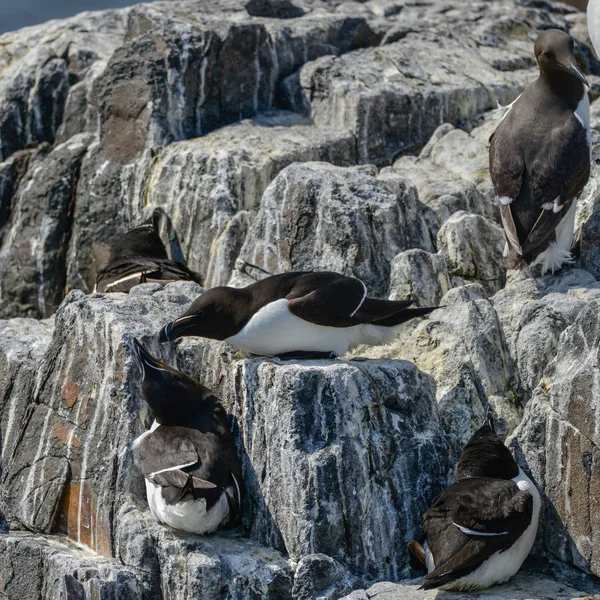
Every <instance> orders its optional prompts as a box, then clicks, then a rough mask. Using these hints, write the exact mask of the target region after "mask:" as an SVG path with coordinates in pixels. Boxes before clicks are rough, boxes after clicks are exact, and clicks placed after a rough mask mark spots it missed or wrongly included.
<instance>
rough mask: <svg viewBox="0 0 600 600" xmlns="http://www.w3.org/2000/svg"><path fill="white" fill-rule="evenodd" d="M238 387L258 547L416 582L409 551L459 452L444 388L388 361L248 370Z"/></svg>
mask: <svg viewBox="0 0 600 600" xmlns="http://www.w3.org/2000/svg"><path fill="white" fill-rule="evenodd" d="M235 381H237V382H243V385H242V386H241V389H240V387H237V390H236V394H235V396H229V402H230V403H231V406H232V411H233V414H234V417H235V420H236V422H237V423H238V426H239V428H240V443H241V445H243V447H244V448H245V451H246V453H247V454H246V455H245V456H244V457H243V459H242V468H243V471H244V476H245V480H246V483H247V486H248V487H249V493H250V497H249V498H250V501H251V503H252V509H251V511H247V512H246V518H248V517H251V519H250V522H249V523H248V525H249V527H250V535H251V537H253V538H255V539H258V540H260V541H262V542H263V543H267V544H269V545H275V546H277V547H281V548H282V549H285V550H286V552H287V553H288V554H289V555H290V557H291V558H292V559H294V560H299V559H300V558H302V557H303V556H305V555H307V554H315V553H322V554H326V555H327V556H330V557H332V558H334V559H335V560H337V561H338V562H341V563H343V564H344V565H346V567H348V568H349V569H350V570H351V571H352V572H354V573H356V574H361V575H363V576H369V577H372V578H373V577H377V578H384V577H392V578H394V579H397V578H398V577H401V576H402V575H405V574H406V573H407V572H408V565H407V557H406V553H405V542H406V540H407V539H411V538H412V537H414V536H415V535H417V534H418V531H419V530H420V526H421V525H420V514H421V513H422V512H424V511H425V509H426V507H427V506H428V503H429V502H431V500H432V499H433V497H434V496H435V495H436V493H438V491H439V490H440V489H441V488H442V487H443V486H444V485H445V482H446V480H447V479H446V478H447V475H448V471H449V469H450V465H451V464H452V462H453V460H455V458H456V452H457V447H456V446H457V445H456V442H455V439H454V438H453V437H452V436H450V437H447V436H445V435H444V433H443V431H442V429H441V426H440V423H439V420H438V416H437V407H436V404H435V396H434V389H433V385H432V383H433V381H432V380H431V379H430V378H429V377H427V376H425V375H423V374H422V373H421V372H420V371H418V370H417V369H416V367H415V366H414V365H413V364H411V363H408V362H403V361H387V360H379V361H367V362H353V361H350V362H343V361H308V362H297V363H296V362H294V361H291V362H280V361H278V360H260V361H245V362H243V363H237V365H236V372H235ZM238 385H239V384H238ZM240 392H241V393H240ZM268 448H272V450H269V449H268ZM415 464H419V465H421V467H420V469H419V470H418V472H415V471H414V468H413V470H412V471H411V472H410V474H409V471H407V469H408V468H409V465H415ZM292 515H293V518H290V517H291V516H292Z"/></svg>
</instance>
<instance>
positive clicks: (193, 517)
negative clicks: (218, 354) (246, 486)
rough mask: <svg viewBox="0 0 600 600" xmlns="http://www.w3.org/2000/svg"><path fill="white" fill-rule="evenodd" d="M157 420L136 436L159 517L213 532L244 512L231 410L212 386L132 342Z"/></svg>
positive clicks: (186, 527)
mask: <svg viewBox="0 0 600 600" xmlns="http://www.w3.org/2000/svg"><path fill="white" fill-rule="evenodd" d="M130 348H131V350H132V351H133V354H134V355H135V356H136V357H137V360H138V361H139V364H140V365H141V367H142V370H143V381H142V395H143V397H144V400H145V401H146V402H147V403H148V405H149V406H150V409H151V411H152V413H153V415H154V418H155V421H154V424H153V425H152V428H151V429H150V431H146V432H145V433H143V434H142V435H141V436H140V437H138V438H137V439H136V440H135V441H134V443H133V451H134V456H135V459H136V462H137V463H138V465H139V466H140V469H141V471H142V473H143V474H144V478H145V480H146V494H147V498H148V505H149V507H150V511H151V512H152V515H153V516H154V518H155V519H156V520H157V521H159V522H160V523H165V524H166V525H170V526H171V527H174V528H175V529H180V530H182V531H188V532H190V533H198V534H204V533H211V532H213V531H216V529H217V528H218V527H219V526H220V525H224V524H231V523H234V522H235V521H236V520H237V519H238V517H239V515H240V505H241V483H242V477H241V469H240V465H239V462H238V458H237V452H236V447H235V443H234V441H233V438H232V436H231V433H230V430H229V423H228V420H227V415H226V414H225V410H224V409H223V407H222V406H221V404H220V402H219V400H218V399H217V398H216V397H215V396H214V395H213V394H212V393H211V391H210V390H208V389H207V388H205V387H204V386H202V385H200V383H198V382H197V381H195V380H194V379H192V378H191V377H188V376H187V375H186V374H185V373H181V372H180V371H176V370H175V369H172V368H171V367H168V366H166V365H164V364H163V363H161V362H159V361H158V360H156V359H155V358H153V357H152V356H151V355H150V354H149V353H148V352H147V351H146V350H145V349H144V348H143V347H142V345H141V344H140V343H139V342H138V341H137V340H136V339H133V340H132V341H131V343H130Z"/></svg>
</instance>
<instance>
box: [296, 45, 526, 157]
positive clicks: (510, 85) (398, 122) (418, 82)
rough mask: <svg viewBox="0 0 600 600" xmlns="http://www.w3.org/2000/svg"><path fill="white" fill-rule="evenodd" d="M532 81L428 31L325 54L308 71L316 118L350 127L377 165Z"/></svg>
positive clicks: (304, 81)
mask: <svg viewBox="0 0 600 600" xmlns="http://www.w3.org/2000/svg"><path fill="white" fill-rule="evenodd" d="M458 65H460V67H458ZM466 73H468V76H467V75H465V74H466ZM525 81H526V78H525V77H523V76H522V74H520V73H519V72H505V73H501V72H500V71H497V70H495V69H494V68H492V66H491V65H490V64H488V63H487V62H485V60H483V59H482V58H481V56H480V55H479V54H478V53H476V52H474V51H473V50H472V49H471V48H468V47H467V46H466V45H463V44H461V43H460V42H457V41H455V40H452V39H450V38H447V37H442V36H436V35H432V34H425V33H423V34H416V33H409V34H408V35H406V37H404V39H402V40H400V41H398V42H395V43H393V44H387V45H385V46H381V47H380V48H377V49H367V50H362V51H358V52H356V53H353V54H352V55H342V56H341V57H338V58H336V57H324V58H321V59H319V60H317V61H314V62H313V63H310V64H308V65H306V66H305V67H303V69H302V72H301V75H300V85H301V86H302V88H303V90H304V93H305V95H306V97H307V98H308V99H309V103H310V108H311V114H312V117H313V119H314V121H315V123H316V124H317V125H319V126H327V127H336V128H339V129H350V130H351V131H352V132H353V133H354V135H355V136H356V137H357V139H358V140H359V143H358V158H359V162H362V163H364V162H372V163H375V164H377V165H385V164H389V163H390V162H391V161H392V160H393V158H394V157H395V156H396V155H397V154H398V153H399V152H400V151H402V150H406V149H410V148H413V147H418V146H420V145H423V144H424V143H425V142H426V141H427V139H428V138H429V136H431V134H432V133H433V132H434V130H435V129H436V128H437V127H438V126H439V125H441V124H443V123H445V122H450V123H453V124H455V125H456V124H458V123H459V122H460V121H463V120H468V119H472V118H473V117H475V115H477V114H479V113H481V112H483V111H485V110H489V109H491V108H494V107H495V106H496V102H498V101H499V102H500V103H502V104H505V103H508V102H510V101H512V100H513V99H514V98H516V96H517V95H518V93H519V91H520V90H521V89H522V86H523V84H524V82H525Z"/></svg>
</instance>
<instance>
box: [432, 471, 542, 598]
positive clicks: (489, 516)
mask: <svg viewBox="0 0 600 600" xmlns="http://www.w3.org/2000/svg"><path fill="white" fill-rule="evenodd" d="M532 513H533V496H532V495H531V494H530V493H529V492H526V491H523V490H520V489H519V488H518V486H517V485H516V484H515V483H514V482H513V481H510V480H504V479H487V478H483V477H471V478H467V479H462V480H460V481H457V482H456V483H454V484H452V485H451V486H449V487H448V488H446V489H445V490H444V491H443V492H442V493H441V494H440V495H439V496H438V498H437V499H436V501H435V503H434V504H433V506H432V507H431V508H430V509H429V510H428V511H427V512H426V513H425V515H424V516H423V522H424V528H425V535H426V536H427V544H428V546H429V549H430V551H431V553H432V555H433V559H434V562H435V565H436V568H435V570H433V571H432V572H431V573H429V574H427V575H426V576H425V583H424V585H423V587H424V588H425V589H430V588H435V587H439V586H440V585H444V584H446V583H449V582H450V581H453V580H455V579H459V578H460V577H463V576H464V575H467V574H468V573H470V572H472V571H474V570H475V569H476V568H477V567H478V566H479V565H480V564H481V563H482V562H483V561H484V560H486V559H487V558H489V557H490V556H491V555H492V554H495V553H496V552H499V551H504V550H507V549H508V548H510V547H511V546H512V545H513V544H514V543H515V542H516V541H517V539H518V538H519V537H520V536H521V535H522V534H523V532H524V531H525V530H526V529H527V527H528V526H529V524H530V523H531V518H532Z"/></svg>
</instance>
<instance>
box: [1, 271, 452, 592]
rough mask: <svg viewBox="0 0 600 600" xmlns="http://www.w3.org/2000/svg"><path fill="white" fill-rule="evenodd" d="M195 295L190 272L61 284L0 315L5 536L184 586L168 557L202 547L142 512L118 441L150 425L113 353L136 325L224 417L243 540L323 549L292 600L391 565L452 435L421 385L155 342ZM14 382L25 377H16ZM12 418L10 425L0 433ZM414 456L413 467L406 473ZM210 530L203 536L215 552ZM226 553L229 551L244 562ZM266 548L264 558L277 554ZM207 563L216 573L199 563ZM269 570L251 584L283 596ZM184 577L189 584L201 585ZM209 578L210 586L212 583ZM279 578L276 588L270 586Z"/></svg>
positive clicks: (332, 366)
mask: <svg viewBox="0 0 600 600" xmlns="http://www.w3.org/2000/svg"><path fill="white" fill-rule="evenodd" d="M199 292H200V288H199V287H198V286H197V285H196V284H194V283H190V282H178V283H174V284H170V285H168V286H166V287H164V288H162V287H161V286H159V285H157V284H143V285H141V286H137V287H136V288H134V289H133V290H132V291H131V293H130V294H129V295H125V294H118V293H117V294H107V295H101V294H92V295H90V296H85V295H83V294H82V293H81V292H72V293H71V294H70V295H69V296H68V297H67V298H66V299H65V301H64V302H63V304H62V305H61V307H60V309H59V310H58V312H57V313H56V315H55V317H54V319H53V323H52V322H48V323H45V322H42V323H40V324H39V325H37V326H34V324H33V323H34V322H31V321H25V322H22V321H20V320H13V321H7V322H6V325H5V330H6V332H8V336H7V335H6V334H5V335H4V336H3V337H2V338H1V339H0V343H1V344H2V345H6V348H7V349H6V350H5V353H6V354H7V356H9V358H10V360H9V361H8V363H7V365H8V367H9V370H8V374H7V375H6V376H3V378H2V379H0V381H5V380H6V381H7V383H6V384H3V387H2V389H4V390H6V391H4V393H3V396H2V398H3V403H2V417H3V423H4V422H5V421H7V422H8V424H9V428H10V430H9V431H8V435H6V440H7V442H10V449H11V451H10V452H9V453H7V452H5V453H4V454H3V456H4V462H3V469H2V488H1V489H2V495H1V496H0V511H1V512H2V513H3V514H4V516H5V517H6V520H7V522H8V525H9V527H10V529H11V532H12V531H13V530H21V529H28V530H33V531H37V532H40V533H46V534H48V533H51V532H53V533H56V532H58V533H62V534H64V535H67V536H68V537H69V538H71V539H73V540H75V541H76V542H78V543H79V544H82V545H84V546H87V547H89V548H91V549H92V550H93V551H95V552H96V553H98V554H99V555H101V556H105V557H107V558H110V559H120V560H121V561H122V563H123V564H124V565H125V566H127V568H128V569H130V570H131V571H132V572H133V573H134V574H135V577H136V580H137V581H138V582H139V583H140V585H141V586H142V588H143V589H144V590H152V589H156V586H164V585H166V581H171V579H173V582H176V583H173V582H171V584H172V585H173V586H175V585H177V586H181V585H184V583H183V582H182V580H181V579H178V577H180V576H179V575H176V573H179V567H177V568H176V564H179V563H178V562H177V561H179V560H180V559H179V558H175V559H174V558H173V557H179V556H183V555H186V554H187V553H188V552H189V550H190V548H192V546H190V544H191V542H192V541H193V542H194V544H195V545H194V546H193V548H197V547H201V548H204V546H203V545H202V544H200V546H198V540H199V539H201V538H198V537H196V536H188V537H186V538H185V543H184V545H182V543H183V542H177V543H176V542H175V541H174V539H175V538H173V535H175V537H176V539H178V540H183V539H184V538H182V537H181V536H179V534H169V535H167V534H166V533H165V532H166V530H165V529H164V528H163V527H161V526H158V525H157V524H154V523H153V522H152V520H151V519H150V518H149V516H148V512H147V508H146V501H145V491H144V487H143V479H142V476H141V474H140V473H139V472H138V470H137V469H136V468H135V466H134V465H133V462H132V456H131V452H130V449H129V447H130V444H131V441H133V439H135V437H137V436H138V435H139V434H140V433H141V432H142V431H143V430H144V429H145V428H147V427H148V426H149V424H150V416H149V415H148V409H147V407H146V406H145V404H144V403H143V402H142V400H141V398H140V389H139V371H138V368H137V366H136V363H135V362H134V361H133V359H132V357H131V356H129V354H128V353H127V352H126V351H124V349H123V340H124V339H125V337H126V336H129V335H135V336H136V337H139V338H140V339H141V340H142V341H143V342H144V344H145V345H146V346H147V347H148V348H149V350H150V351H152V352H154V353H155V354H156V355H157V356H162V357H163V359H164V360H165V361H166V362H168V363H170V364H174V365H177V366H179V368H184V369H185V368H187V370H188V372H192V373H194V374H195V375H196V376H197V377H200V378H201V379H202V381H204V382H205V383H206V384H209V385H210V386H211V387H213V389H215V390H217V391H218V393H219V395H221V397H222V398H223V401H224V403H225V405H226V406H228V407H229V410H230V411H231V413H232V414H233V417H234V423H235V426H234V432H235V435H236V437H237V439H238V442H239V447H240V453H241V457H242V458H241V460H242V466H243V471H244V482H245V497H246V502H245V507H244V509H245V519H244V528H245V529H246V530H247V532H248V534H249V536H250V537H251V538H253V539H255V540H256V541H258V542H261V543H262V544H265V545H268V546H273V547H275V548H276V549H279V550H281V551H285V552H286V554H288V555H289V556H290V557H291V558H293V560H295V561H301V560H302V559H303V557H305V556H307V555H314V554H324V555H326V556H327V557H329V558H326V559H323V560H324V561H325V562H322V561H321V560H320V559H315V558H314V557H313V558H312V559H310V560H307V561H306V562H305V567H306V569H307V570H308V572H310V573H312V574H313V575H311V576H310V577H309V579H310V580H311V581H313V584H311V585H316V584H317V582H320V583H319V586H322V587H321V588H319V589H317V588H316V587H313V588H310V586H309V584H308V580H307V576H306V575H304V576H300V578H299V579H298V580H297V581H296V584H297V588H298V590H304V591H299V592H298V593H299V594H300V593H302V594H308V593H309V588H310V589H313V590H314V591H315V592H317V591H319V590H320V589H321V590H322V589H325V588H327V589H330V588H331V589H330V592H331V594H334V595H335V594H341V593H342V592H343V593H346V592H347V591H349V589H350V588H349V587H347V585H349V583H348V582H350V581H352V580H353V579H352V578H353V577H356V576H358V577H362V578H363V579H362V580H365V578H367V577H371V578H373V577H378V578H384V577H394V578H398V577H400V576H401V575H403V574H405V573H406V572H407V564H406V557H405V554H404V543H405V540H406V539H408V538H411V537H413V536H415V535H418V532H419V530H420V514H421V513H422V512H423V511H424V510H425V509H426V507H427V506H428V503H429V502H431V500H432V499H433V497H434V496H435V495H436V494H437V493H438V492H439V490H440V489H441V488H442V487H444V485H445V484H446V481H447V474H448V472H449V471H450V470H451V469H452V465H453V462H454V460H455V459H456V456H455V455H456V453H457V444H456V441H455V439H454V438H453V437H452V436H447V435H446V434H445V433H444V432H443V431H442V429H441V426H440V423H439V420H438V415H437V407H436V404H435V396H434V387H433V381H432V380H431V379H430V378H429V377H428V376H426V375H424V374H422V373H421V372H419V371H418V369H416V367H415V366H414V365H412V364H410V363H406V362H401V361H385V360H382V361H369V362H343V361H308V362H306V361H304V362H302V361H301V362H294V361H292V362H281V361H279V360H275V359H274V360H257V359H254V360H245V361H239V360H236V357H235V356H234V355H232V354H231V351H230V350H227V349H224V348H223V344H219V343H213V342H206V343H200V344H199V343H198V342H197V341H193V340H190V341H186V342H184V343H183V344H181V349H180V350H178V352H177V354H175V352H174V346H172V345H171V346H165V345H162V346H159V345H158V344H157V341H156V337H155V334H156V332H157V330H158V327H159V325H160V323H163V322H166V321H169V320H172V319H173V318H174V317H175V316H177V315H179V314H181V313H182V312H183V311H184V309H185V307H186V306H187V305H189V303H190V302H191V300H192V299H193V298H195V297H196V296H197V295H198V294H199ZM52 325H53V328H52ZM21 332H22V333H21ZM50 334H51V335H52V341H50V342H49V344H48V338H49V335H50ZM34 335H36V336H38V337H40V341H39V342H38V345H37V346H34V348H33V351H35V352H34V353H32V355H31V358H30V359H29V358H28V359H27V360H25V362H24V364H23V366H22V367H21V371H22V373H21V371H19V372H18V373H17V375H16V376H14V375H11V373H12V372H13V371H12V370H11V369H13V370H14V368H15V367H14V365H15V363H16V360H17V358H18V356H20V354H19V353H21V354H22V353H23V352H25V349H26V348H29V346H30V345H31V342H30V339H31V337H33V336H34ZM44 340H46V341H44ZM224 350H225V352H224ZM42 352H43V356H44V358H43V360H40V359H39V358H38V357H39V356H40V354H38V353H42ZM13 356H14V357H16V358H11V357H13ZM36 358H37V360H36ZM25 376H27V377H28V378H29V380H30V383H29V387H28V386H27V385H23V384H21V383H19V380H18V377H25ZM5 377H6V379H5ZM10 382H17V383H19V385H12V386H11V384H10ZM23 393H25V394H26V396H22V395H21V394H23ZM17 419H18V422H20V423H22V425H21V429H20V430H19V431H18V435H17V431H16V428H15V427H12V428H11V427H10V424H11V423H15V424H16V423H17ZM5 431H7V430H6V429H4V430H3V439H4V432H5ZM6 447H7V448H8V447H9V446H6ZM107 457H113V459H112V460H107ZM417 463H418V464H421V465H422V466H421V468H420V470H419V472H418V473H414V472H413V470H412V469H413V466H412V465H414V464H417ZM356 490H361V494H357V493H356ZM131 503H133V504H131ZM138 507H139V508H141V509H142V510H144V511H145V512H143V513H142V512H140V510H139V508H138ZM217 539H220V538H219V536H216V537H211V538H210V540H211V541H210V542H207V544H209V545H210V547H212V548H213V549H214V548H216V547H217V546H218V542H217V541H216V540H217ZM232 543H233V542H232ZM236 543H238V542H236ZM239 543H244V542H243V541H239ZM230 552H233V550H231V549H227V548H225V549H223V554H219V557H220V558H219V560H220V561H221V563H222V564H230V563H231V567H228V568H230V569H231V570H233V571H235V572H238V571H239V572H241V571H242V567H241V566H240V564H239V561H238V559H236V558H235V557H233V556H230ZM236 552H237V551H236ZM239 552H240V553H241V556H240V559H239V560H242V558H243V560H250V557H247V556H246V554H245V551H242V550H240V551H239ZM265 552H267V554H266V555H265V556H267V557H270V558H269V560H274V559H273V557H274V556H280V555H276V554H273V553H272V552H271V551H266V550H265ZM211 556H214V554H211ZM330 559H333V560H334V561H337V563H340V565H343V569H342V566H340V565H337V563H336V562H332V561H331V560H330ZM194 560H195V559H194ZM277 560H280V561H281V560H283V559H281V558H278V559H277ZM174 561H175V562H174ZM261 564H265V563H261ZM319 565H320V566H319ZM190 568H191V567H190ZM207 568H208V567H207ZM215 568H216V567H215ZM224 568H225V567H222V569H224ZM257 568H258V567H257ZM261 568H262V567H261ZM265 568H266V567H265ZM252 569H254V567H252ZM269 569H271V571H270V572H271V574H272V575H273V572H272V569H273V568H272V567H269ZM339 569H342V571H343V572H346V571H348V573H347V574H346V575H345V576H344V578H343V579H344V581H346V580H348V581H347V582H346V583H342V582H341V581H337V580H336V577H337V575H336V574H337V573H341V572H342V571H339ZM344 569H345V570H346V571H344ZM209 572H210V573H212V575H210V577H211V578H212V579H211V580H210V581H213V579H214V581H217V580H218V578H216V575H215V574H214V569H213V567H210V569H209ZM277 572H278V573H279V572H280V573H281V575H278V576H277V577H275V578H273V577H271V578H270V579H269V582H270V583H268V585H267V583H263V584H261V585H262V586H263V588H264V589H265V590H267V591H268V590H271V591H270V592H269V594H272V596H273V598H285V597H288V596H289V594H290V593H291V592H290V590H291V586H292V584H291V576H290V572H289V566H287V563H281V567H280V568H279V570H278V571H277ZM144 573H146V575H144ZM147 573H154V574H155V576H150V575H148V574H147ZM301 573H302V572H301ZM318 573H320V574H319V575H318V577H317V574H318ZM350 573H351V574H352V575H350ZM156 577H160V579H156ZM198 577H200V578H201V581H200V580H199V583H198V584H197V586H202V585H204V586H205V587H206V586H209V583H206V581H205V580H204V575H202V576H200V575H198ZM207 577H208V575H207ZM222 577H223V579H222V581H223V582H225V581H226V580H227V579H226V577H225V575H222ZM261 577H263V576H262V575H261ZM215 578H216V579H215ZM187 581H188V583H187V584H185V585H188V584H189V582H190V577H188V579H187ZM219 581H221V580H219ZM261 581H262V579H261ZM177 582H178V583H177ZM171 584H169V585H171ZM190 585H191V584H190ZM194 585H196V584H194ZM219 585H221V584H219ZM240 585H241V584H240ZM252 585H255V584H252ZM256 585H258V584H256ZM210 586H212V587H211V588H210V589H211V590H213V591H211V594H215V592H214V589H218V587H219V586H218V585H217V583H214V585H213V584H212V583H211V584H210ZM210 586H209V587H210ZM215 586H216V587H215ZM282 586H283V588H282ZM286 586H287V587H286ZM307 586H308V587H307ZM280 588H281V589H287V592H285V594H287V596H286V595H285V594H284V595H281V596H278V595H277V594H276V592H275V591H274V590H275V589H280ZM261 589H262V588H261ZM335 590H337V592H336V591H335ZM144 593H146V592H144ZM181 593H182V594H183V592H181ZM188 593H189V592H188ZM231 593H232V597H233V591H232V592H231ZM265 593H266V592H265ZM328 593H329V592H328ZM178 597H185V596H184V595H183V596H178ZM266 597H268V595H267V596H266Z"/></svg>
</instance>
